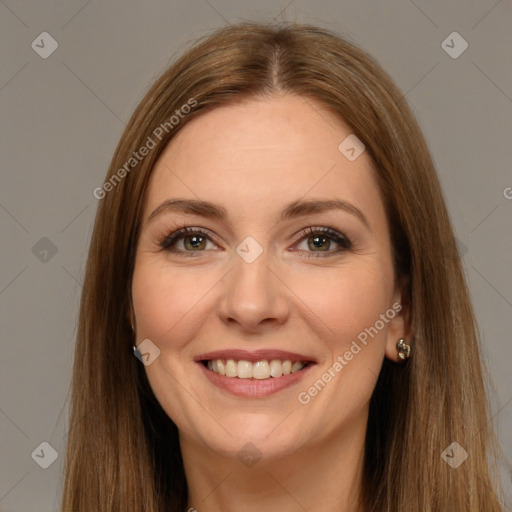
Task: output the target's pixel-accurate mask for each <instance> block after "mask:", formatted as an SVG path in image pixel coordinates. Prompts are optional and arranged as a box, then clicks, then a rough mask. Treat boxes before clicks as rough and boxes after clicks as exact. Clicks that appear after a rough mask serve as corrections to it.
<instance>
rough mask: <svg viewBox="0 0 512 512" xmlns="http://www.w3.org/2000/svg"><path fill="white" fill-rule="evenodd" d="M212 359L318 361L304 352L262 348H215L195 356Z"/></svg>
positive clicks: (207, 359)
mask: <svg viewBox="0 0 512 512" xmlns="http://www.w3.org/2000/svg"><path fill="white" fill-rule="evenodd" d="M212 359H235V360H237V361H250V362H252V363H255V362H257V361H264V360H267V361H270V360H272V359H279V360H281V361H286V360H290V361H308V362H314V363H315V362H316V361H315V359H313V358H312V357H310V356H305V355H303V354H297V353H295V352H288V351H286V350H272V349H260V350H253V351H249V350H241V349H226V350H215V351H213V352H206V353H204V354H200V355H198V356H196V357H195V358H194V361H210V360H212Z"/></svg>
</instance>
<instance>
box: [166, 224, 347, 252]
mask: <svg viewBox="0 0 512 512" xmlns="http://www.w3.org/2000/svg"><path fill="white" fill-rule="evenodd" d="M299 236H301V238H300V240H299V244H298V247H299V248H298V249H293V251H296V250H298V251H299V252H301V253H309V254H307V257H308V258H312V257H313V258H314V257H327V256H333V255H335V254H339V253H342V252H345V251H347V250H350V249H352V243H351V241H350V240H349V238H348V237H347V236H345V235H344V234H342V233H340V232H338V231H336V230H335V229H332V228H328V227H316V228H313V227H309V228H306V229H304V230H303V231H301V232H300V234H299ZM208 242H210V243H211V244H213V245H214V246H216V244H215V243H214V242H213V240H212V239H211V237H210V235H209V234H208V232H207V231H205V230H204V229H201V228H188V227H185V228H181V229H178V230H176V231H174V232H172V233H171V234H170V235H167V236H166V237H165V238H164V239H163V240H162V241H161V242H160V243H159V245H160V247H161V248H162V250H164V251H167V252H171V253H177V254H180V255H183V256H192V257H194V256H199V254H198V253H201V252H204V250H206V249H207V245H208ZM303 243H306V249H301V248H300V244H303ZM333 243H334V244H336V245H337V246H338V248H337V249H335V250H332V249H331V246H332V244H333ZM180 245H181V246H180Z"/></svg>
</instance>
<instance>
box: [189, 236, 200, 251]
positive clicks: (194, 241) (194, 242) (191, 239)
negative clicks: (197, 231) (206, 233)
mask: <svg viewBox="0 0 512 512" xmlns="http://www.w3.org/2000/svg"><path fill="white" fill-rule="evenodd" d="M188 241H189V244H190V245H191V247H192V248H193V249H199V248H201V247H202V242H204V240H203V237H201V236H191V237H189V238H188ZM198 241H199V245H198Z"/></svg>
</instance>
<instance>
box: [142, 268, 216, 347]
mask: <svg viewBox="0 0 512 512" xmlns="http://www.w3.org/2000/svg"><path fill="white" fill-rule="evenodd" d="M214 285H215V280H214V279H213V276H211V275H210V276H208V275H207V274H206V273H204V272H200V271H199V272H190V271H188V272H186V271H183V270H182V271H181V272H180V270H179V269H176V268H171V267H170V266H169V265H162V264H160V263H155V262H151V261H148V262H141V263H140V264H137V265H136V267H135V272H134V276H133V283H132V297H133V307H134V310H135V317H136V320H137V338H138V339H139V340H142V339H145V338H149V339H154V340H155V341H157V342H158V344H159V346H160V344H165V343H166V340H168V339H173V346H175V345H176V342H177V341H178V340H177V338H179V336H178V335H179V333H180V330H182V325H183V324H184V323H183V320H184V319H185V318H186V317H187V315H188V316H190V315H193V312H194V311H195V310H196V309H197V307H198V305H199V304H200V302H201V300H202V298H203V297H204V295H205V293H206V291H207V290H208V289H211V288H212V287H213V286H214Z"/></svg>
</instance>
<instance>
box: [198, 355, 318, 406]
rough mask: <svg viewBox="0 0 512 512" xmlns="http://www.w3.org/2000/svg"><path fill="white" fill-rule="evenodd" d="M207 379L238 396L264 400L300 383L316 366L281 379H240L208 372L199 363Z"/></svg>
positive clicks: (310, 366)
mask: <svg viewBox="0 0 512 512" xmlns="http://www.w3.org/2000/svg"><path fill="white" fill-rule="evenodd" d="M197 364H198V365H199V367H200V368H201V370H202V371H203V373H204V374H205V376H206V378H207V379H208V380H209V381H210V382H211V383H212V384H215V385H216V386H217V387H219V388H222V389H225V390H226V391H228V392H229V393H231V394H233V395H236V396H243V397H247V398H263V397H266V396H270V395H273V394H274V393H277V392H278V391H281V390H283V389H286V388H289V387H290V386H293V385H294V384H296V383H297V382H299V381H300V380H301V379H302V378H303V377H304V376H305V375H306V374H307V373H309V370H311V368H312V367H313V366H314V365H313V364H310V365H308V366H306V367H305V368H304V369H302V370H300V371H298V372H295V373H290V374H288V375H282V376H281V377H270V378H268V379H261V380H259V379H240V378H238V377H225V376H224V375H220V374H218V373H215V372H213V371H212V370H208V368H206V366H205V365H204V364H203V363H197Z"/></svg>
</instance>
